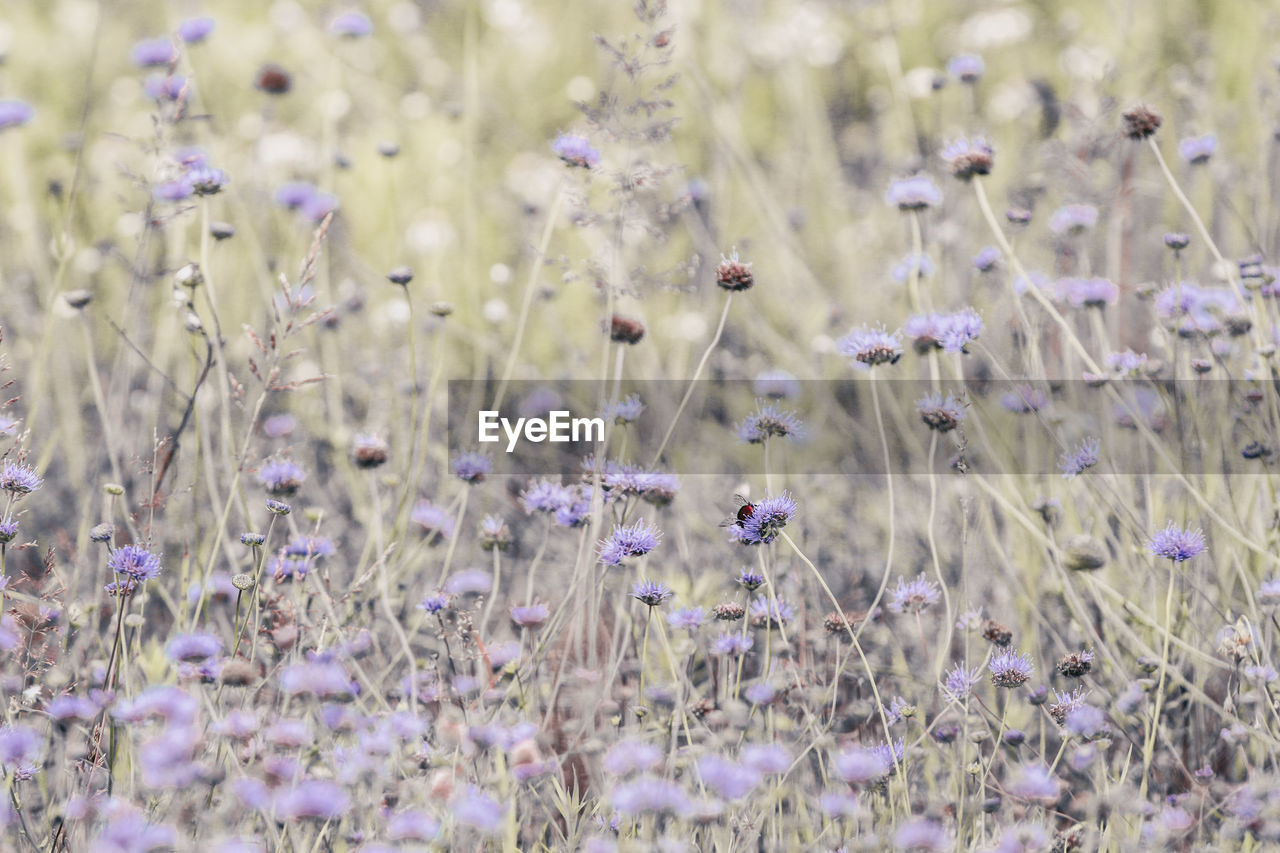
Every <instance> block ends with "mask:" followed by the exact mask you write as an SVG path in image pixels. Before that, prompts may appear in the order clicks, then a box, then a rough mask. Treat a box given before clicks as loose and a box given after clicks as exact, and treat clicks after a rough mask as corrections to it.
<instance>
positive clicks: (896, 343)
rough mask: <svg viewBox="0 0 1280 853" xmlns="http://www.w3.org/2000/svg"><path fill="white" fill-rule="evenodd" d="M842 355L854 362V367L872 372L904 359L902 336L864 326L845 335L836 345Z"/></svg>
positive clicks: (881, 327) (882, 328)
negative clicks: (875, 368) (881, 365)
mask: <svg viewBox="0 0 1280 853" xmlns="http://www.w3.org/2000/svg"><path fill="white" fill-rule="evenodd" d="M836 349H837V351H838V352H839V353H840V354H841V355H845V356H848V357H849V358H852V359H853V361H854V365H853V366H854V367H857V368H860V369H862V370H870V369H871V368H873V367H875V366H877V365H880V364H894V363H896V362H897V361H898V359H899V358H901V357H902V336H901V334H899V333H898V332H894V333H892V334H889V333H888V332H886V331H885V330H884V327H883V326H880V327H878V328H871V327H869V326H862V327H860V328H857V329H854V330H853V331H851V332H849V334H847V335H845V336H844V337H843V338H841V339H840V341H839V342H838V343H837V344H836Z"/></svg>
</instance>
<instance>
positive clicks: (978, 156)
mask: <svg viewBox="0 0 1280 853" xmlns="http://www.w3.org/2000/svg"><path fill="white" fill-rule="evenodd" d="M942 159H943V160H945V161H946V163H947V166H948V168H950V169H951V174H952V175H954V176H955V177H957V178H959V179H960V180H962V181H968V180H970V179H972V178H973V177H974V176H975V175H989V174H991V166H992V161H993V159H994V152H993V151H992V150H991V145H990V144H988V142H987V140H986V139H984V138H982V137H981V136H975V137H973V138H972V139H965V138H963V137H961V138H960V139H957V140H955V141H953V142H950V143H948V144H947V145H946V146H945V147H943V149H942Z"/></svg>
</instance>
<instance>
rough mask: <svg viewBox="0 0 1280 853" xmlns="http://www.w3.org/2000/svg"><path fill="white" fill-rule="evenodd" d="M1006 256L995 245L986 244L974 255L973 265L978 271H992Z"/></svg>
mask: <svg viewBox="0 0 1280 853" xmlns="http://www.w3.org/2000/svg"><path fill="white" fill-rule="evenodd" d="M1002 257H1004V256H1003V255H1002V254H1001V252H1000V250H999V249H997V248H996V247H995V246H985V247H983V248H982V249H981V250H979V252H978V254H976V255H974V256H973V266H974V269H976V270H977V271H978V272H991V271H992V270H993V269H995V268H996V264H998V263H1000V259H1001V258H1002Z"/></svg>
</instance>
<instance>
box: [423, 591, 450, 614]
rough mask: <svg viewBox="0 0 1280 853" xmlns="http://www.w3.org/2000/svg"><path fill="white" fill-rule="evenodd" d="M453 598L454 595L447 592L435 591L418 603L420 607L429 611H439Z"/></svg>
mask: <svg viewBox="0 0 1280 853" xmlns="http://www.w3.org/2000/svg"><path fill="white" fill-rule="evenodd" d="M452 600H453V596H451V595H449V593H447V592H433V593H432V594H431V595H428V596H426V597H424V598H423V599H422V601H421V602H420V603H419V604H418V609H419V610H425V611H426V612H427V613H439V612H440V611H442V610H444V609H445V608H447V607H448V606H449V602H450V601H452Z"/></svg>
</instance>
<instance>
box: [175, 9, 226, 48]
mask: <svg viewBox="0 0 1280 853" xmlns="http://www.w3.org/2000/svg"><path fill="white" fill-rule="evenodd" d="M215 26H217V22H216V21H215V20H214V19H213V18H210V17H208V16H204V17H199V18H187V19H186V20H185V21H183V22H182V23H180V24H178V38H180V39H182V40H183V41H184V42H186V43H187V44H198V43H199V42H202V41H204V40H205V39H206V38H208V37H209V33H211V32H213V28H214V27H215Z"/></svg>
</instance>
